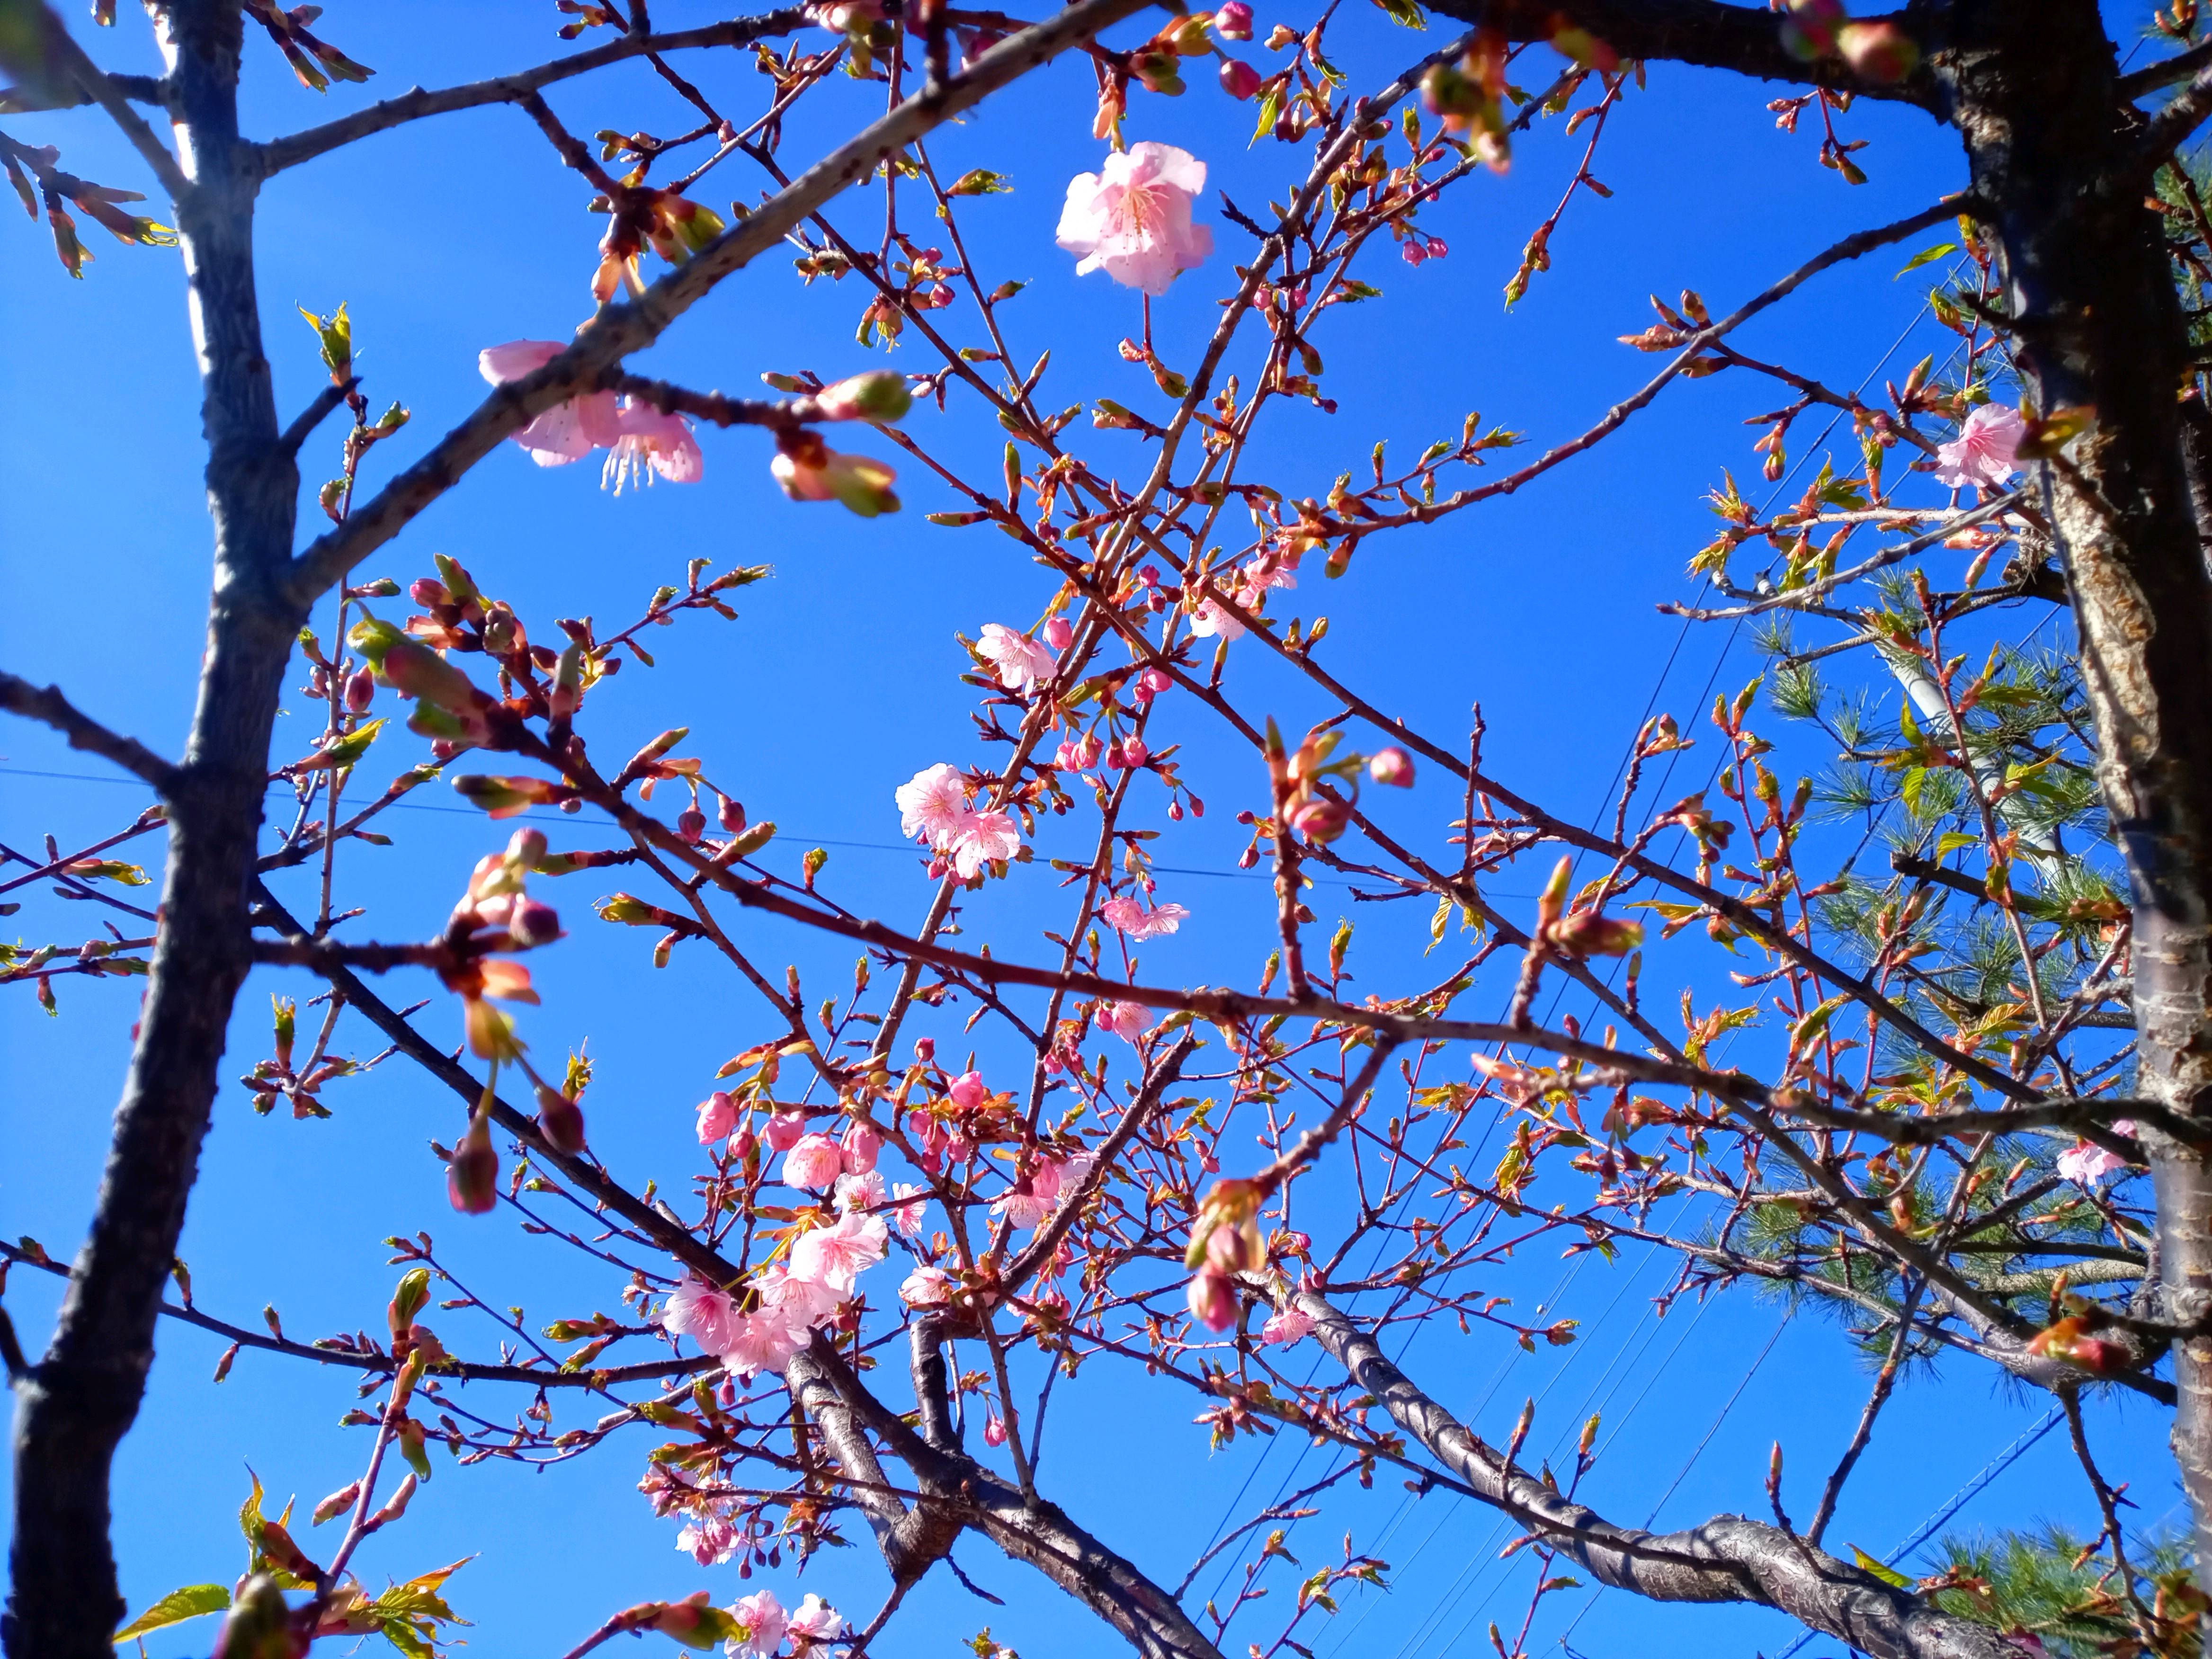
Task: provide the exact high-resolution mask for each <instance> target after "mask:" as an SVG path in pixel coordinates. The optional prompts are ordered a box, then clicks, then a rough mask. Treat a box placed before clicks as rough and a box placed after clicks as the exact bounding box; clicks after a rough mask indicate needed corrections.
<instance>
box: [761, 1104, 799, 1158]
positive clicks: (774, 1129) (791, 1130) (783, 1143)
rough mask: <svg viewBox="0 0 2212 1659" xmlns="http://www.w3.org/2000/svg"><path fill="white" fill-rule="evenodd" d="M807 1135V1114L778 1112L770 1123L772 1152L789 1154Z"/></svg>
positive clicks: (769, 1135)
mask: <svg viewBox="0 0 2212 1659" xmlns="http://www.w3.org/2000/svg"><path fill="white" fill-rule="evenodd" d="M805 1133H806V1114H805V1113H804V1112H778V1113H776V1114H775V1115H774V1116H773V1117H771V1118H769V1121H768V1144H769V1148H770V1150H772V1151H775V1152H789V1151H790V1150H791V1149H792V1148H793V1147H794V1146H797V1145H799V1141H800V1140H801V1139H803V1138H804V1137H805Z"/></svg>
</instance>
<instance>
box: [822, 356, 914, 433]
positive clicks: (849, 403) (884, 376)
mask: <svg viewBox="0 0 2212 1659" xmlns="http://www.w3.org/2000/svg"><path fill="white" fill-rule="evenodd" d="M814 401H815V402H816V404H818V405H819V406H820V408H821V410H822V418H823V420H825V421H896V420H897V419H899V418H900V417H901V416H903V415H904V414H905V413H906V412H907V410H910V409H912V408H913V407H914V392H913V391H912V390H911V389H910V388H909V387H908V385H907V383H906V376H905V375H903V374H897V373H896V372H894V371H892V370H890V369H887V368H879V369H872V370H870V371H869V372H868V373H867V374H855V375H854V376H853V377H852V378H851V379H849V380H840V381H838V382H837V384H836V385H835V386H830V387H829V388H828V389H827V390H825V391H823V392H822V393H821V394H820V395H819V396H818V397H817V398H815V400H814Z"/></svg>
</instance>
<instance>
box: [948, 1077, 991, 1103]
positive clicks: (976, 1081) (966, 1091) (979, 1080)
mask: <svg viewBox="0 0 2212 1659" xmlns="http://www.w3.org/2000/svg"><path fill="white" fill-rule="evenodd" d="M945 1094H946V1095H947V1096H948V1097H950V1098H951V1102H952V1103H953V1104H954V1105H955V1106H962V1107H966V1108H968V1109H970V1110H972V1109H975V1107H978V1106H981V1104H982V1103H984V1102H985V1101H987V1100H988V1099H989V1098H990V1097H991V1091H989V1090H988V1089H987V1088H986V1087H984V1086H983V1074H982V1073H981V1072H963V1073H960V1075H959V1076H958V1077H956V1078H954V1079H952V1086H951V1088H950V1089H947V1090H946V1091H945Z"/></svg>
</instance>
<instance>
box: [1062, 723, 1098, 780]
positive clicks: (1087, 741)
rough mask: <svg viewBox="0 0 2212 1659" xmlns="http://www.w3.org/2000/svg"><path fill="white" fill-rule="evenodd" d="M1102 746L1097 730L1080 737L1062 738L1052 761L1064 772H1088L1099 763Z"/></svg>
mask: <svg viewBox="0 0 2212 1659" xmlns="http://www.w3.org/2000/svg"><path fill="white" fill-rule="evenodd" d="M1100 748H1101V745H1100V744H1099V742H1098V734H1097V732H1085V733H1084V735H1083V736H1081V737H1079V738H1061V739H1060V747H1059V748H1058V749H1057V750H1054V752H1053V757H1052V763H1053V764H1054V766H1056V767H1058V768H1059V769H1060V770H1061V771H1063V772H1088V771H1089V770H1090V769H1091V768H1092V767H1094V766H1096V765H1097V764H1098V756H1099V752H1100Z"/></svg>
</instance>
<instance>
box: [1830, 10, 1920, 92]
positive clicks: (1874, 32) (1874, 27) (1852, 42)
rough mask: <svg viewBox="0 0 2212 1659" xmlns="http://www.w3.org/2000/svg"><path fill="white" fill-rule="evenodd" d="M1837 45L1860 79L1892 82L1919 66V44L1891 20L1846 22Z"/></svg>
mask: <svg viewBox="0 0 2212 1659" xmlns="http://www.w3.org/2000/svg"><path fill="white" fill-rule="evenodd" d="M1836 46H1837V49H1838V51H1840V52H1842V53H1843V55H1844V62H1845V63H1846V64H1850V66H1851V71H1852V73H1853V74H1855V75H1857V76H1858V77H1859V79H1861V80H1862V81H1871V82H1874V83H1875V85H1876V86H1881V87H1887V86H1894V85H1896V84H1897V82H1899V81H1902V80H1903V79H1905V76H1908V75H1910V74H1911V73H1912V71H1913V70H1916V69H1917V68H1919V67H1920V44H1919V42H1918V41H1917V40H1914V39H1913V38H1912V37H1911V35H1909V34H1907V33H1905V31H1904V30H1903V29H1901V28H1899V27H1897V25H1896V24H1894V23H1846V24H1844V26H1843V27H1842V28H1841V29H1840V30H1838V32H1837V35H1836Z"/></svg>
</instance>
